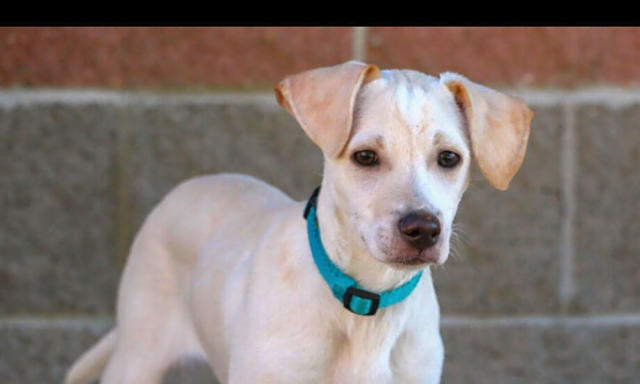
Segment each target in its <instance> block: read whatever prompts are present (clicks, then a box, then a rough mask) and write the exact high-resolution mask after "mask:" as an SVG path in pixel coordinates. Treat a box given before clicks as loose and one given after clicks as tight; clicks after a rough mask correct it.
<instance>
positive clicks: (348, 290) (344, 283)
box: [304, 187, 422, 316]
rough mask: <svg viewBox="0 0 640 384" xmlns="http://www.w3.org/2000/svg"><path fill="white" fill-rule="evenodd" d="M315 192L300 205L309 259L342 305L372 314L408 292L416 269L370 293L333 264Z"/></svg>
mask: <svg viewBox="0 0 640 384" xmlns="http://www.w3.org/2000/svg"><path fill="white" fill-rule="evenodd" d="M319 192H320V187H318V188H316V190H315V191H313V194H312V195H311V197H310V198H309V201H308V202H307V206H306V207H305V209H304V218H305V219H307V235H308V236H309V246H310V247H311V254H312V255H313V261H314V262H315V263H316V266H317V267H318V270H319V271H320V274H321V275H322V277H323V278H324V280H325V281H326V282H327V284H328V285H329V288H331V292H333V296H335V297H336V299H338V300H340V301H341V302H342V303H343V304H344V307H345V308H346V309H348V310H349V311H351V312H353V313H355V314H358V315H363V316H370V315H374V314H375V313H376V311H377V310H378V309H380V308H384V307H388V306H390V305H393V304H396V303H398V302H400V301H402V300H404V299H405V298H406V297H407V296H409V295H410V294H411V292H412V291H413V289H414V288H415V287H416V285H417V284H418V281H420V277H422V271H420V272H418V273H416V275H415V276H413V277H412V278H411V280H409V281H407V282H406V283H404V284H402V285H401V286H399V287H397V288H395V289H392V290H389V291H385V292H382V293H374V292H370V291H367V290H365V289H362V288H361V287H360V286H359V285H358V283H357V282H356V281H355V280H354V279H353V278H351V277H350V276H349V275H347V274H345V273H343V272H342V271H341V270H340V268H338V267H337V266H336V265H335V264H333V262H332V261H331V259H329V256H328V255H327V251H325V249H324V246H323V245H322V240H321V239H320V228H319V226H318V220H317V218H316V206H317V200H318V193H319Z"/></svg>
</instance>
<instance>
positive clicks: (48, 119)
mask: <svg viewBox="0 0 640 384" xmlns="http://www.w3.org/2000/svg"><path fill="white" fill-rule="evenodd" d="M639 46H640V29H636V28H630V29H628V28H606V29H590V28H568V29H565V28H516V29H504V28H496V29H494V28H420V29H413V28H294V29H289V28H251V29H245V28H241V29H233V28H222V29H220V28H212V29H208V28H195V29H191V28H189V29H171V28H161V29H149V28H142V29H136V28H122V29H118V28H116V29H112V28H70V29H66V28H0V57H2V59H1V60H0V87H1V88H0V212H2V216H1V217H2V219H1V220H0V260H1V263H0V335H2V337H1V338H0V340H2V343H0V382H2V383H57V382H60V380H61V377H62V375H63V374H64V371H65V370H66V368H67V367H68V366H69V364H70V363H71V362H72V361H73V359H75V358H76V357H77V356H78V355H79V354H80V353H81V352H82V351H84V350H85V349H86V348H88V347H89V346H90V345H91V344H92V343H94V342H95V341H96V340H97V339H98V338H99V337H100V336H101V335H102V334H104V333H105V332H106V331H107V330H108V329H109V328H110V327H111V326H112V325H113V314H114V304H115V296H116V291H117V283H118V280H119V276H120V272H121V270H122V266H123V264H124V262H125V260H126V256H127V250H128V247H129V246H130V243H131V240H132V238H133V236H134V234H135V232H136V230H137V229H138V228H139V226H140V224H141V222H142V220H143V219H144V217H145V215H146V214H147V213H148V212H149V210H150V209H151V208H152V207H153V205H154V204H156V203H157V202H158V201H159V199H160V198H161V197H162V196H164V194H166V193H167V192H168V190H169V189H170V188H171V187H172V186H174V185H175V184H176V183H178V182H180V181H181V180H183V179H185V178H188V177H190V176H193V175H197V174H203V173H214V172H242V173H248V174H252V175H254V176H257V177H260V178H262V179H265V180H266V181H268V182H270V183H272V184H274V185H276V186H278V187H280V188H281V189H283V190H284V191H286V192H287V193H289V194H291V195H292V196H293V197H295V198H297V199H300V200H302V199H304V198H306V196H307V195H308V193H309V192H310V191H311V190H312V189H313V188H314V186H315V185H317V184H318V183H319V181H320V178H321V172H322V158H321V155H320V152H319V151H318V150H317V149H316V148H315V147H314V146H313V144H312V143H311V142H310V141H309V140H308V139H307V138H306V137H305V135H304V133H303V132H302V130H301V129H300V128H299V127H298V126H297V124H296V122H295V121H294V120H293V119H292V118H291V117H289V116H288V115H287V114H286V113H285V112H284V111H282V110H280V109H279V107H278V106H277V104H276V102H275V99H274V97H273V95H272V93H271V92H270V90H269V89H268V88H272V86H273V85H274V84H275V83H277V81H279V80H280V79H281V78H282V77H283V76H285V75H286V74H289V73H294V72H297V71H301V70H304V69H307V68H312V67H316V66H321V65H331V64H335V63H337V62H341V61H345V60H349V59H351V58H357V59H361V60H365V61H368V62H372V63H376V64H378V65H380V66H381V67H382V68H392V67H393V68H395V67H405V68H413V69H418V70H422V71H424V72H427V73H431V74H437V73H439V72H441V71H443V70H455V71H459V72H461V73H463V74H465V75H468V76H469V77H470V78H472V79H473V80H476V81H478V82H483V83H485V84H488V85H490V86H493V87H496V88H498V89H501V90H504V91H507V92H510V93H512V94H515V95H518V96H520V97H522V98H524V99H525V100H526V101H527V102H528V103H529V105H531V106H532V108H533V109H534V111H535V113H536V117H535V119H534V121H533V126H532V129H531V138H530V143H529V150H528V153H527V156H526V158H525V162H524V164H523V167H522V169H521V171H520V172H519V174H518V175H517V176H516V178H515V179H514V181H513V183H512V186H511V187H510V189H509V190H508V191H507V192H499V191H496V190H493V189H491V188H490V187H489V186H488V184H487V183H486V182H485V181H483V180H482V177H481V176H480V175H479V172H476V173H475V174H474V176H473V178H472V185H471V187H470V188H469V190H468V192H467V194H466V195H465V198H464V199H463V202H462V205H461V208H460V210H459V215H458V218H457V221H458V223H459V225H460V227H461V235H460V239H459V240H456V241H454V248H455V254H456V255H455V256H453V257H451V258H450V259H449V261H448V262H447V264H445V266H444V267H440V268H437V269H435V270H434V276H435V284H436V290H437V292H438V297H439V300H440V304H441V311H442V316H443V318H442V333H443V337H444V343H445V348H446V359H445V367H444V375H443V383H469V382H473V383H521V382H536V383H578V382H579V383H614V382H615V383H638V382H640V262H639V261H640V240H638V239H639V238H640V236H639V235H638V234H639V233H640V224H638V223H640V172H638V171H637V164H638V163H640V125H639V123H638V121H640V88H638V84H639V82H640V70H639V69H638V68H639V67H638V66H636V65H634V61H633V58H634V55H637V52H640V50H638V49H637V48H640V47H639ZM213 380H214V379H213V378H212V376H211V373H210V372H208V370H207V369H206V367H204V366H203V365H202V364H198V363H197V362H186V363H185V364H182V365H180V366H177V367H175V368H173V369H172V370H171V372H169V373H168V374H167V377H166V378H165V383H207V382H212V381H213Z"/></svg>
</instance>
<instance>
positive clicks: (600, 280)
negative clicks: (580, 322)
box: [573, 105, 640, 312]
mask: <svg viewBox="0 0 640 384" xmlns="http://www.w3.org/2000/svg"><path fill="white" fill-rule="evenodd" d="M576 113H577V117H576V124H577V128H576V136H577V141H578V145H577V147H578V169H577V177H576V183H577V185H576V192H577V206H576V218H575V227H576V229H575V231H576V247H575V248H576V255H575V263H576V271H575V279H576V285H577V297H576V300H575V301H574V308H573V309H574V310H575V311H580V312H581V311H586V312H600V311H607V312H629V311H636V312H637V311H638V310H640V296H639V295H638V292H640V268H638V255H639V254H640V237H639V236H638V234H639V233H640V173H638V164H639V163H640V147H639V146H638V143H640V130H639V129H638V121H639V120H640V106H638V105H633V106H629V107H626V108H622V109H607V108H603V107H599V106H585V107H582V108H580V109H578V110H577V112H576Z"/></svg>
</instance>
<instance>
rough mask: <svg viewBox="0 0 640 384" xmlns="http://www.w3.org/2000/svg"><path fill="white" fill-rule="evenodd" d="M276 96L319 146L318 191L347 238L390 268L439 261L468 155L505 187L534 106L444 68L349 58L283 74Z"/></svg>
mask: <svg viewBox="0 0 640 384" xmlns="http://www.w3.org/2000/svg"><path fill="white" fill-rule="evenodd" d="M276 96H277V99H278V102H279V103H280V105H282V106H283V107H284V108H285V109H286V110H287V111H289V112H290V113H291V114H292V115H293V116H294V117H295V118H296V119H297V120H298V122H299V123H300V125H301V126H302V128H303V129H304V131H305V132H306V133H307V135H308V136H309V137H310V138H311V140H313V141H314V142H315V143H316V144H317V145H318V146H319V147H320V149H321V150H322V152H323V155H324V158H325V170H324V172H325V174H324V175H325V176H324V179H323V184H322V194H326V195H325V196H329V199H326V201H331V202H332V203H333V205H334V206H333V207H332V211H331V212H332V213H333V214H334V215H335V218H336V223H337V224H338V225H339V226H340V227H341V230H343V231H344V234H345V236H347V237H349V241H351V242H353V243H357V245H358V246H359V247H360V248H361V249H364V250H366V251H367V253H368V254H370V255H372V256H373V257H374V258H375V259H377V260H378V261H381V262H384V263H387V264H389V265H391V266H393V267H394V268H399V269H407V268H420V267H424V266H425V265H426V264H428V263H435V264H441V263H443V262H444V261H445V260H446V259H447V257H448V254H449V238H450V236H451V230H452V229H451V227H452V222H453V218H454V216H455V214H456V211H457V207H458V203H459V201H460V198H461V197H462V194H463V193H464V191H465V190H466V188H467V185H468V180H469V169H470V164H471V161H472V158H473V159H475V161H476V162H477V164H478V166H479V168H480V170H481V171H482V173H483V174H484V176H485V177H486V178H487V179H488V181H489V182H490V183H491V184H492V185H493V186H494V187H496V188H498V189H501V190H505V189H507V187H508V185H509V182H510V180H511V178H512V177H513V176H514V175H515V173H516V172H517V170H518V168H519V167H520V165H521V164H522V161H523V158H524V154H525V151H526V147H527V139H528V136H529V124H530V121H531V118H532V117H533V114H532V112H531V111H530V110H529V108H527V106H526V105H525V104H524V103H522V102H521V101H520V100H518V99H516V98H513V97H510V96H507V95H505V94H502V93H499V92H497V91H494V90H491V89H489V88H486V87H483V86H481V85H478V84H475V83H473V82H471V81H469V80H467V79H466V78H464V77H462V76H460V75H457V74H454V73H444V74H442V75H441V76H440V78H435V77H432V76H428V75H425V74H423V73H420V72H416V71H410V70H385V71H380V70H379V69H378V68H377V67H375V66H373V65H366V64H364V63H360V62H356V61H350V62H347V63H344V64H340V65H337V66H333V67H326V68H319V69H314V70H310V71H307V72H303V73H300V74H297V75H293V76H289V77H287V78H285V79H284V80H283V81H282V82H281V83H280V84H279V85H278V86H277V88H276Z"/></svg>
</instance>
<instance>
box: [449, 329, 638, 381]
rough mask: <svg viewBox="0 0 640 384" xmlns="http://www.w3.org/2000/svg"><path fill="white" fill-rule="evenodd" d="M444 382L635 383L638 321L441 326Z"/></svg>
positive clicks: (636, 377)
mask: <svg viewBox="0 0 640 384" xmlns="http://www.w3.org/2000/svg"><path fill="white" fill-rule="evenodd" d="M442 335H443V342H444V345H445V351H446V352H445V362H444V370H443V375H442V382H443V383H479V384H481V383H491V384H501V383H505V384H506V383H585V384H589V383H594V384H596V383H636V382H638V381H640V342H639V340H640V326H637V325H636V326H607V325H603V326H595V327H594V326H570V325H567V324H561V323H560V324H549V325H542V326H539V325H516V326H505V327H493V326H489V327H485V326H473V325H470V326H446V325H445V326H443V329H442Z"/></svg>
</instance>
